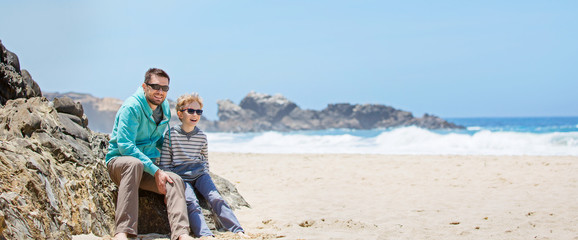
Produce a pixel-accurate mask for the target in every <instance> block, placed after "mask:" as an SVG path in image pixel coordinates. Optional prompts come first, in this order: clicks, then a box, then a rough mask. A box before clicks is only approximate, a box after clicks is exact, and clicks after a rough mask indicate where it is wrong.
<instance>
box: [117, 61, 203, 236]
mask: <svg viewBox="0 0 578 240" xmlns="http://www.w3.org/2000/svg"><path fill="white" fill-rule="evenodd" d="M169 82H170V78H169V76H168V74H167V73H166V72H165V71H163V70H161V69H158V68H151V69H149V70H148V71H147V72H146V74H145V81H144V83H143V84H142V87H139V88H138V89H137V91H136V92H135V93H134V94H133V95H132V96H131V97H129V98H128V99H127V100H125V101H124V103H123V104H122V106H121V107H120V109H119V110H118V112H117V114H116V118H115V120H114V127H113V130H112V134H111V139H110V141H109V147H108V153H107V154H106V165H107V168H108V173H109V175H110V177H111V178H112V180H113V182H114V183H115V184H117V185H118V200H117V204H116V213H115V222H116V231H115V239H127V237H128V236H135V235H137V234H138V230H137V226H138V224H137V221H138V189H139V188H141V189H144V190H148V191H152V192H156V193H159V194H163V195H165V202H166V204H167V212H168V218H169V223H170V226H171V239H172V240H177V239H181V240H183V239H193V238H192V237H190V236H189V221H188V217H187V206H186V203H185V196H184V184H183V181H182V179H181V178H180V177H179V176H178V175H176V174H174V173H172V172H164V171H162V170H160V169H159V168H158V167H157V166H156V165H155V164H154V162H153V160H152V159H154V158H158V157H160V152H159V150H158V149H160V147H161V146H162V143H163V141H162V140H163V139H162V138H163V132H164V131H165V129H166V128H167V126H168V123H169V120H170V117H171V113H170V107H169V103H168V101H166V100H165V99H166V97H167V92H168V90H169Z"/></svg>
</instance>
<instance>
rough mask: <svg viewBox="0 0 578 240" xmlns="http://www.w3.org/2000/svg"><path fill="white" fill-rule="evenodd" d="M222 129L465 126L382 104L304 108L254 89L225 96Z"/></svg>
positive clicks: (439, 127) (437, 127)
mask: <svg viewBox="0 0 578 240" xmlns="http://www.w3.org/2000/svg"><path fill="white" fill-rule="evenodd" d="M218 105H219V112H218V116H219V121H217V122H216V125H217V129H218V130H219V131H229V132H254V131H270V130H273V131H292V130H319V129H331V128H351V129H373V128H388V127H398V126H410V125H415V126H418V127H422V128H428V129H451V128H462V127H461V126H458V125H455V124H453V123H450V122H447V121H445V120H443V119H441V118H439V117H436V116H433V115H428V114H425V115H424V116H423V117H422V118H415V117H414V116H413V115H412V114H411V113H410V112H406V111H401V110H398V109H395V108H393V107H390V106H385V105H380V104H356V105H352V104H349V103H340V104H329V105H328V106H327V107H326V108H325V109H323V110H321V111H314V110H303V109H301V108H299V106H297V105H296V104H295V103H293V102H291V101H289V100H288V99H286V98H285V97H283V96H281V95H274V96H271V95H267V94H260V93H255V92H251V93H249V94H248V95H247V96H246V97H245V98H243V100H242V101H241V103H240V105H236V104H234V103H233V102H232V101H230V100H221V101H219V102H218Z"/></svg>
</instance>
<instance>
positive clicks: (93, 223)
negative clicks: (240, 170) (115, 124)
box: [0, 46, 248, 239]
mask: <svg viewBox="0 0 578 240" xmlns="http://www.w3.org/2000/svg"><path fill="white" fill-rule="evenodd" d="M2 51H3V54H4V53H5V52H6V50H5V48H4V47H3V46H2ZM17 59H18V58H17V57H16V55H15V54H13V53H10V54H9V57H6V56H5V55H2V59H1V60H2V66H0V67H2V71H1V72H0V73H1V74H2V75H0V80H1V81H0V85H1V86H2V92H1V93H2V104H3V105H4V106H2V107H0V183H1V184H0V239H71V237H72V235H74V234H89V233H93V234H95V235H97V236H105V235H108V234H111V233H112V231H113V228H114V209H115V198H116V191H117V190H116V189H117V188H116V186H115V184H114V183H112V181H111V179H110V177H109V176H108V173H107V170H106V166H105V164H104V157H105V154H106V151H107V147H108V140H109V136H108V135H107V134H102V133H98V132H93V131H92V130H90V129H89V128H88V125H89V122H88V118H87V116H86V115H85V110H84V109H86V108H85V107H83V105H82V104H80V103H79V102H77V101H75V100H73V99H72V98H69V97H67V96H58V97H54V98H53V100H52V102H51V101H49V100H48V99H47V98H46V97H42V93H41V92H40V88H38V87H37V86H38V85H37V84H36V83H34V82H33V80H32V79H31V78H29V79H30V81H32V82H27V81H25V80H22V79H24V78H25V77H23V76H24V74H22V75H20V73H19V68H20V66H19V64H18V61H17ZM5 69H8V70H10V71H4V70H5ZM21 72H22V73H25V72H24V71H21ZM6 73H7V74H6ZM26 74H27V72H26ZM28 76H29V74H28ZM5 93H9V94H5ZM114 112H115V113H116V110H114ZM213 178H214V179H215V185H216V186H217V188H218V189H219V190H220V192H221V194H222V195H223V196H224V197H225V199H226V200H228V201H229V204H231V205H232V206H235V207H240V206H248V204H247V202H245V200H244V199H243V197H242V196H241V195H240V194H239V193H238V192H237V191H236V189H235V187H234V186H233V185H232V184H231V183H230V182H228V181H226V180H224V179H221V178H220V177H219V176H216V175H213ZM221 180H222V181H221ZM159 198H160V199H161V201H160V202H159V201H157V202H156V203H155V199H157V200H158V199H159ZM140 203H141V204H140V206H141V208H142V209H143V210H147V211H146V212H148V213H151V212H155V213H161V215H160V216H162V213H163V211H164V213H165V214H166V207H165V205H164V202H163V201H162V196H160V195H158V194H155V193H151V192H146V191H143V193H142V195H141V197H140ZM206 209H207V208H206V206H205V211H208V210H206ZM206 218H208V220H209V221H211V220H212V218H211V216H210V214H208V215H207V216H206ZM139 219H141V221H139V222H141V223H144V224H145V226H143V227H141V228H139V232H141V233H148V232H156V233H167V234H168V231H166V232H163V231H161V230H162V229H160V228H163V227H164V229H168V222H167V221H166V215H165V216H164V220H163V218H162V217H151V216H149V215H146V214H144V213H143V215H142V216H140V217H139ZM147 223H148V224H150V225H146V224H147Z"/></svg>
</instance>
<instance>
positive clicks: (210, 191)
mask: <svg viewBox="0 0 578 240" xmlns="http://www.w3.org/2000/svg"><path fill="white" fill-rule="evenodd" d="M202 109H203V100H202V98H201V97H200V96H199V95H198V94H197V93H193V94H185V95H183V96H181V97H179V98H178V99H177V107H176V110H177V115H178V117H179V120H180V121H181V125H178V126H175V127H172V128H171V129H169V131H167V132H166V133H165V138H164V142H163V147H162V152H161V159H160V163H159V167H160V168H161V169H166V170H168V171H172V172H174V173H177V174H178V175H179V176H181V178H182V179H183V181H184V183H185V198H186V202H187V210H188V214H189V223H190V227H191V230H192V232H193V234H194V235H195V236H196V237H203V236H214V235H213V233H212V232H211V230H210V229H209V227H208V226H207V223H206V222H205V218H204V217H203V214H202V212H201V207H200V205H199V200H198V199H197V197H196V196H195V191H194V189H196V190H197V191H199V193H200V194H201V195H203V197H204V198H205V199H207V200H208V201H209V204H210V205H211V208H212V209H213V211H215V213H216V215H217V216H218V217H219V220H220V222H221V223H222V225H223V227H224V228H225V229H227V230H229V231H231V232H234V233H237V234H239V235H240V236H241V237H246V236H247V235H245V233H244V230H243V228H242V227H241V225H240V224H239V221H238V220H237V218H236V217H235V215H234V214H233V211H232V210H231V208H230V207H229V206H228V205H227V203H226V202H225V200H224V199H223V197H222V196H221V195H220V194H219V192H218V191H217V188H216V187H215V184H214V183H213V180H212V179H211V177H210V175H209V161H208V150H207V135H205V134H204V133H203V131H201V130H200V129H199V128H198V127H197V123H199V121H200V120H201V115H202V114H203V110H202Z"/></svg>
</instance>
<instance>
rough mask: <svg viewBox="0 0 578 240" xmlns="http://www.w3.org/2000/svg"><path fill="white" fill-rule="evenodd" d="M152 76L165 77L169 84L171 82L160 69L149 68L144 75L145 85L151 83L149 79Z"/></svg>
mask: <svg viewBox="0 0 578 240" xmlns="http://www.w3.org/2000/svg"><path fill="white" fill-rule="evenodd" d="M153 75H156V76H157V77H166V78H167V79H168V80H169V83H170V82H171V78H170V77H169V75H168V74H167V73H166V72H165V71H164V70H162V69H160V68H149V70H148V71H147V73H145V80H144V82H145V83H149V82H150V81H151V77H152V76H153Z"/></svg>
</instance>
